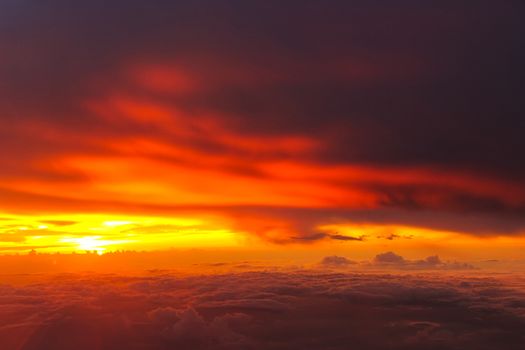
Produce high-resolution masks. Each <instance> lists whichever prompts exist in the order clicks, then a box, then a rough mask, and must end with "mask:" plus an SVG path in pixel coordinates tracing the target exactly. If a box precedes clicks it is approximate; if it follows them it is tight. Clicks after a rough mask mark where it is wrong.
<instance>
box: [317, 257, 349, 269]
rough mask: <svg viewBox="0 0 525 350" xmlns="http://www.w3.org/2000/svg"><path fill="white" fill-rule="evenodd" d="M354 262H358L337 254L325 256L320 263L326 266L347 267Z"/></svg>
mask: <svg viewBox="0 0 525 350" xmlns="http://www.w3.org/2000/svg"><path fill="white" fill-rule="evenodd" d="M353 264H356V262H355V261H352V260H349V259H347V258H345V257H343V256H337V255H333V256H325V257H324V258H323V260H321V263H320V265H321V266H324V267H347V266H348V265H353Z"/></svg>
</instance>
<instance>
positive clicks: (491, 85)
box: [0, 1, 525, 179]
mask: <svg viewBox="0 0 525 350" xmlns="http://www.w3.org/2000/svg"><path fill="white" fill-rule="evenodd" d="M1 6H2V11H1V12H2V15H1V16H2V28H3V30H2V33H3V34H2V36H1V37H0V42H1V44H2V51H3V52H4V55H3V58H2V68H1V74H2V96H3V98H2V101H3V106H4V107H3V111H2V116H3V118H8V121H9V120H10V119H11V118H29V117H31V116H33V117H37V118H38V117H39V115H38V114H41V115H40V117H43V118H45V119H46V120H48V121H49V120H53V119H55V118H57V119H58V122H59V123H61V124H63V125H66V126H68V127H71V128H76V127H80V126H83V127H89V128H95V129H96V126H94V125H92V122H93V120H91V118H90V117H89V116H87V115H85V111H82V110H81V109H79V105H78V104H79V102H80V101H83V100H84V99H85V98H87V97H89V96H93V95H94V94H97V93H99V91H98V89H99V88H100V86H99V85H97V83H96V82H93V81H92V80H93V79H94V80H98V81H99V82H100V80H99V79H101V78H100V77H103V78H102V79H103V81H104V82H105V83H110V84H112V85H116V86H123V84H127V83H128V82H125V81H122V79H121V78H122V77H119V76H118V75H119V73H118V71H119V68H121V67H122V65H124V64H127V63H129V62H130V61H134V62H156V61H157V62H170V61H173V62H182V64H183V66H184V67H185V68H186V69H188V70H189V71H191V72H193V73H195V74H196V75H197V76H199V75H201V76H202V75H204V77H206V76H207V75H210V72H211V71H212V70H215V69H216V70H219V71H220V70H226V71H228V70H231V71H232V72H236V73H238V74H240V75H246V76H247V78H246V79H247V80H248V85H244V86H239V83H237V84H236V83H235V79H231V80H233V82H231V81H230V82H228V81H224V82H222V83H221V84H220V86H215V87H214V86H212V87H211V88H210V89H209V90H206V91H204V92H199V93H196V94H192V95H190V96H185V97H184V98H183V99H182V100H181V98H180V97H176V96H172V97H171V98H172V99H173V101H178V103H179V104H182V105H187V108H190V109H192V108H207V109H211V110H215V111H222V112H232V113H233V114H234V115H236V116H237V117H238V118H240V119H241V121H242V122H241V124H240V125H239V127H241V128H249V129H251V130H250V132H254V130H258V131H259V132H264V133H279V132H283V131H284V132H286V133H289V132H299V133H306V134H312V133H315V134H316V135H318V136H320V137H322V138H324V139H325V140H326V141H327V143H328V149H327V150H326V151H325V152H323V153H322V154H320V157H321V158H320V159H322V160H331V161H336V162H368V163H379V164H384V163H390V164H401V165H406V164H429V163H430V164H439V165H442V166H447V167H448V166H454V167H461V168H476V169H481V170H483V171H485V172H489V173H498V174H500V175H501V176H505V177H506V178H508V179H511V178H514V179H523V175H524V172H525V168H524V163H523V161H521V160H520V159H519V157H516V153H515V152H516V150H519V149H523V148H525V145H524V144H523V138H522V137H521V131H520V130H521V127H523V118H522V115H523V107H524V106H523V99H522V98H521V96H522V94H523V86H522V85H523V84H522V83H521V82H522V81H523V79H524V78H525V77H524V74H525V70H524V69H523V65H522V62H523V61H524V60H525V49H524V48H523V45H522V44H521V42H522V41H521V37H522V35H523V34H524V31H525V26H524V25H523V21H521V17H522V14H523V11H524V8H523V4H522V3H521V2H519V1H508V2H504V3H501V2H500V3H495V2H491V1H482V2H478V3H476V4H474V5H472V4H471V3H468V2H461V1H459V2H458V1H445V2H443V1H440V2H437V1H436V2H434V1H432V2H426V3H424V4H423V3H419V2H415V1H398V2H396V3H387V2H378V1H374V2H370V1H353V2H350V3H349V2H346V1H328V2H323V3H319V2H313V1H306V2H304V1H301V2H297V1H289V2H286V3H282V2H273V1H270V2H268V1H255V2H254V1H251V2H250V3H246V2H243V1H225V2H224V1H222V2H220V3H218V2H215V1H187V2H182V3H181V2H166V1H149V2H147V3H144V2H142V1H125V2H112V3H111V4H108V3H107V2H102V1H90V2H84V3H82V4H72V3H71V2H68V1H52V2H45V3H42V2H37V1H26V2H14V1H8V2H3V4H2V5H1ZM203 57H205V59H203ZM210 67H211V68H210ZM261 72H263V73H261ZM265 72H269V75H270V76H271V77H272V79H269V81H270V82H269V83H264V81H265V80H264V79H263V75H264V73H265ZM250 80H251V81H250ZM211 83H212V84H213V83H214V82H213V79H212V81H211ZM124 87H126V86H124ZM127 87H129V84H128V85H127ZM156 98H162V96H156ZM90 124H91V126H90Z"/></svg>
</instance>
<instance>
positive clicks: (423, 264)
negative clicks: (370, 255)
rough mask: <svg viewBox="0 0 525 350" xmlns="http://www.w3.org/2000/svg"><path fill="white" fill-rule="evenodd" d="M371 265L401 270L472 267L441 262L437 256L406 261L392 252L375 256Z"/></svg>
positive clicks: (468, 268)
mask: <svg viewBox="0 0 525 350" xmlns="http://www.w3.org/2000/svg"><path fill="white" fill-rule="evenodd" d="M372 265H376V266H383V267H393V268H403V269H443V270H470V269H474V266H472V265H470V264H468V263H461V262H457V261H442V260H441V259H440V258H439V256H437V255H432V256H428V257H426V258H425V259H422V260H407V259H405V258H404V257H402V256H401V255H398V254H396V253H394V252H385V253H380V254H377V255H376V256H375V257H374V259H373V260H372Z"/></svg>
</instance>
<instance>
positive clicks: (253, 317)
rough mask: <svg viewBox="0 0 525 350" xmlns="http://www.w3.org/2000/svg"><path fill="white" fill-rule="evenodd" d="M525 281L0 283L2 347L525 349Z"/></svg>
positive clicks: (300, 276)
mask: <svg viewBox="0 0 525 350" xmlns="http://www.w3.org/2000/svg"><path fill="white" fill-rule="evenodd" d="M431 260H432V259H431ZM523 288H524V285H523V280H522V279H520V277H519V276H510V275H508V276H503V275H502V276H494V275H493V276H492V277H487V276H486V275H482V274H472V275H469V276H466V275H464V274H463V275H461V276H459V275H455V274H450V273H447V274H444V273H437V272H436V273H434V274H427V275H410V274H405V275H395V274H391V273H389V274H380V273H374V274H366V273H359V274H350V273H320V272H312V271H295V272H246V273H242V274H222V275H200V276H186V277H182V276H175V275H172V274H170V273H169V272H163V273H156V274H149V275H144V276H136V275H135V276H124V275H94V274H68V275H56V276H47V277H45V278H43V279H42V278H41V279H40V280H39V281H38V282H35V283H34V284H27V285H13V286H10V285H6V284H3V285H0V291H1V293H0V295H1V297H0V316H1V317H0V335H1V337H0V345H1V346H2V348H5V349H24V350H43V349H49V348H52V349H56V350H61V349H70V348H71V347H74V348H78V349H98V348H110V349H116V350H118V349H135V348H136V349H151V350H153V349H155V350H156V349H172V348H175V347H176V348H182V349H254V350H256V349H290V350H292V349H348V347H349V346H353V347H357V348H359V349H413V350H417V349H442V348H447V349H479V350H485V349H486V350H489V349H490V350H492V349H501V348H504V349H509V350H514V349H516V350H518V349H521V348H522V345H523V342H524V341H525V339H524V335H523V332H522V329H523V327H524V326H525V303H524V299H525V294H524V289H523ZM263 305H264V307H261V306H263ZM269 305H272V307H267V306H269ZM276 306H278V307H276ZM378 334H381V336H377V335H378Z"/></svg>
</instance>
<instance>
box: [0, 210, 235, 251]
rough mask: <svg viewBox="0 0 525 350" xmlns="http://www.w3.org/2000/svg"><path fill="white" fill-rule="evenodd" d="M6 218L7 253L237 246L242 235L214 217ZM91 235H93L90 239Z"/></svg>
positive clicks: (3, 232) (0, 232) (0, 226)
mask: <svg viewBox="0 0 525 350" xmlns="http://www.w3.org/2000/svg"><path fill="white" fill-rule="evenodd" d="M1 216H2V219H3V220H2V222H1V224H0V235H1V239H2V253H8V254H9V253H17V252H25V251H30V250H33V249H34V250H37V251H38V252H47V253H51V252H66V253H67V252H76V251H78V252H84V251H89V252H92V251H95V252H97V253H99V254H101V253H103V252H108V251H116V250H157V249H166V248H180V247H183V248H187V247H192V248H199V247H209V246H218V247H233V246H237V245H239V237H238V234H235V232H233V231H232V230H230V229H229V228H228V226H227V225H226V223H224V222H219V221H217V220H214V219H213V218H198V219H197V218H194V217H189V216H188V217H156V216H126V215H113V214H107V215H106V214H73V215H45V216H44V215H43V216H40V215H35V216H29V215H26V216H24V215H8V214H4V215H1ZM90 233H91V234H90Z"/></svg>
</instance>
